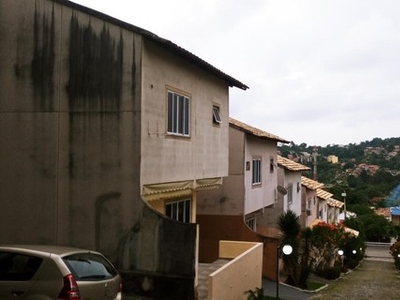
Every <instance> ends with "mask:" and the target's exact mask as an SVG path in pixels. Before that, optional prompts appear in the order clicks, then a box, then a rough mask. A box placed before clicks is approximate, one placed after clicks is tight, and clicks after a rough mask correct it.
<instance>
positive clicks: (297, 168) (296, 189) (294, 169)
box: [276, 155, 310, 217]
mask: <svg viewBox="0 0 400 300" xmlns="http://www.w3.org/2000/svg"><path fill="white" fill-rule="evenodd" d="M277 160H278V166H279V172H280V173H283V176H280V177H279V178H283V181H282V182H279V185H281V186H283V187H284V188H285V190H286V191H285V194H284V195H283V212H287V211H288V210H291V211H293V212H294V213H295V214H296V215H297V216H298V217H300V216H301V215H302V214H303V213H305V211H304V210H303V209H302V205H301V204H302V202H301V199H302V197H301V194H302V188H301V176H302V174H303V172H306V171H309V170H310V168H309V167H307V166H304V165H302V164H299V163H297V162H295V161H292V160H290V159H288V158H285V157H282V156H280V155H278V157H277ZM278 192H279V191H278ZM280 213H282V211H281V212H276V215H279V214H280Z"/></svg>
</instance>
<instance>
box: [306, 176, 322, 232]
mask: <svg viewBox="0 0 400 300" xmlns="http://www.w3.org/2000/svg"><path fill="white" fill-rule="evenodd" d="M301 185H302V206H303V210H304V211H305V214H302V215H301V217H300V224H301V225H302V226H303V227H310V226H311V224H312V223H313V222H314V221H315V220H316V219H318V218H319V199H318V196H317V190H318V189H320V188H322V187H323V186H324V184H323V183H320V182H318V181H315V180H312V179H310V178H307V177H305V176H301Z"/></svg>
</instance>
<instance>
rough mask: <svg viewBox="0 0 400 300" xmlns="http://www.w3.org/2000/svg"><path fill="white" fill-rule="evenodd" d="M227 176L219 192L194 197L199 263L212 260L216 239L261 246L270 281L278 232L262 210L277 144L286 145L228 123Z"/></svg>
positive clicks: (271, 185)
mask: <svg viewBox="0 0 400 300" xmlns="http://www.w3.org/2000/svg"><path fill="white" fill-rule="evenodd" d="M229 124H230V128H229V175H228V176H227V177H224V178H223V183H222V186H221V188H219V189H213V190H204V191H200V192H199V193H198V205H197V221H198V223H199V225H200V251H199V256H200V261H213V260H215V259H216V258H217V255H218V242H219V241H220V240H225V239H229V240H238V241H251V242H262V243H263V244H264V258H263V274H264V276H267V277H269V278H270V279H274V278H275V277H274V276H275V271H274V270H275V261H276V256H275V254H276V247H277V241H278V240H277V237H278V232H277V231H276V229H275V230H272V231H271V230H270V228H269V226H268V218H267V214H266V209H267V207H269V206H274V205H275V202H276V200H277V198H276V196H277V195H276V188H277V182H278V178H277V176H278V172H277V143H278V142H284V143H286V142H287V141H286V140H285V139H283V138H281V137H279V136H276V135H273V134H270V133H268V132H266V131H263V130H260V129H258V128H255V127H253V126H250V125H248V124H245V123H243V122H240V121H238V120H236V119H233V118H230V122H229Z"/></svg>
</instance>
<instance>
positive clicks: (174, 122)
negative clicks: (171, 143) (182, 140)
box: [167, 91, 190, 136]
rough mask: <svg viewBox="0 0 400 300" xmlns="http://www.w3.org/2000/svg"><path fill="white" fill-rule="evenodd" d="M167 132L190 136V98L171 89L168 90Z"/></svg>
mask: <svg viewBox="0 0 400 300" xmlns="http://www.w3.org/2000/svg"><path fill="white" fill-rule="evenodd" d="M167 132H168V133H169V134H173V135H182V136H190V99H189V98H188V97H186V96H183V95H180V94H177V93H175V92H172V91H168V129H167Z"/></svg>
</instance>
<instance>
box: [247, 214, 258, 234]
mask: <svg viewBox="0 0 400 300" xmlns="http://www.w3.org/2000/svg"><path fill="white" fill-rule="evenodd" d="M246 225H247V226H248V227H249V228H250V229H251V230H253V231H256V218H255V217H252V218H249V219H247V220H246Z"/></svg>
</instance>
